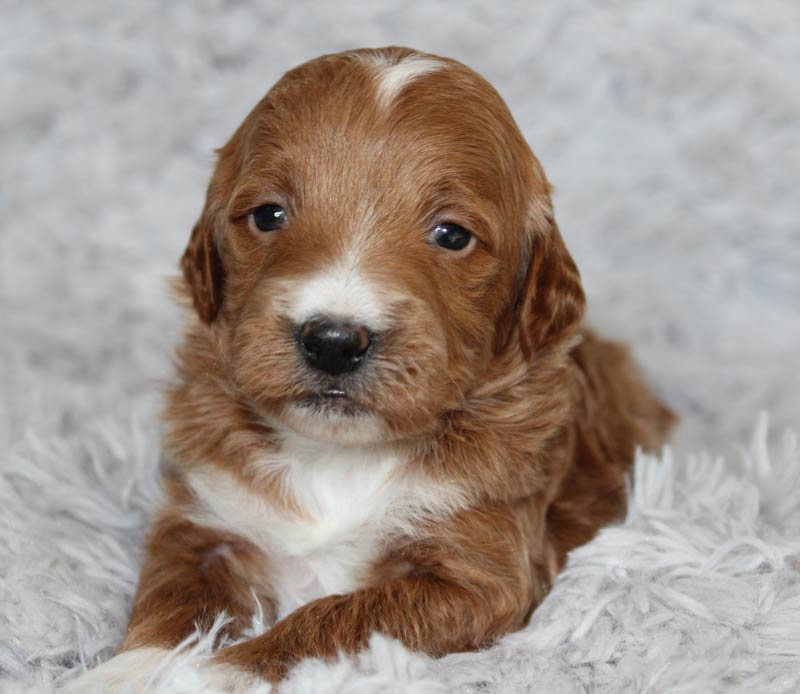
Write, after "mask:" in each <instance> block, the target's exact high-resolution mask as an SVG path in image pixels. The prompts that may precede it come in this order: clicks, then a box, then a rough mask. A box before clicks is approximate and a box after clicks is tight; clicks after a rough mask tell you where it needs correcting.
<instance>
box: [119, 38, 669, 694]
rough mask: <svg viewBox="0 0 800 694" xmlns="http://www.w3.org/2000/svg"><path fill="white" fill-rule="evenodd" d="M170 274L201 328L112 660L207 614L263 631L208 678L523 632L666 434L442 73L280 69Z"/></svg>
mask: <svg viewBox="0 0 800 694" xmlns="http://www.w3.org/2000/svg"><path fill="white" fill-rule="evenodd" d="M265 214H266V215H267V217H266V221H264V220H265ZM273 215H274V217H275V220H279V221H274V220H273V219H272V218H273ZM183 269H184V276H185V279H186V285H185V286H186V289H187V290H188V293H189V294H190V296H191V298H192V300H193V303H194V306H195V308H196V311H197V316H198V317H199V320H198V319H195V320H193V321H192V322H191V323H190V326H189V330H188V333H187V337H186V340H185V343H184V345H183V347H182V348H181V349H180V351H179V367H180V378H179V381H178V383H177V385H176V386H175V387H174V388H173V389H172V390H171V392H170V397H169V405H168V408H167V412H166V419H167V424H168V436H167V442H166V443H167V451H168V455H169V460H170V467H169V469H168V470H167V474H166V483H167V490H168V496H169V499H170V501H169V503H168V504H167V506H166V507H165V508H164V509H163V511H162V512H161V514H160V516H159V517H158V518H157V520H156V522H155V525H154V527H153V530H152V532H151V535H150V538H149V542H148V557H147V560H146V563H145V566H144V569H143V573H142V578H141V582H140V587H139V591H138V594H137V597H136V600H135V604H134V609H133V614H132V617H131V623H130V627H129V631H128V634H127V636H126V639H125V644H124V648H125V649H126V650H133V649H142V648H146V647H159V648H169V647H171V646H174V645H175V644H177V643H178V642H180V640H181V639H182V638H184V637H185V636H186V635H187V634H188V633H190V632H191V631H192V630H193V629H194V627H195V624H200V625H206V626H207V625H209V624H210V623H211V621H212V620H213V618H214V616H215V615H216V614H217V613H218V612H220V611H223V610H224V611H226V612H227V613H228V614H229V615H230V616H231V617H232V618H233V620H232V622H231V623H230V624H229V625H228V631H229V632H230V633H231V635H233V636H237V635H239V634H241V632H242V630H243V628H244V627H245V626H246V624H247V623H248V622H249V618H250V615H251V614H252V612H253V611H254V609H255V607H256V601H258V603H259V605H260V606H261V608H262V609H263V610H264V611H265V614H266V615H267V617H268V619H269V621H270V622H271V623H273V624H272V626H271V628H270V629H269V630H268V631H267V632H265V633H264V634H263V635H261V636H259V637H256V638H253V639H250V640H248V641H245V642H243V643H241V644H239V645H237V646H232V647H227V648H224V649H222V650H221V651H219V652H218V653H217V654H216V655H215V656H214V658H213V659H212V661H211V662H210V664H209V667H210V668H212V669H213V668H216V671H217V673H218V674H219V673H223V675H224V676H223V679H225V678H227V681H229V682H231V683H235V682H240V681H242V680H241V675H242V673H258V674H259V675H260V676H262V677H265V678H267V679H269V680H277V679H280V678H281V677H282V676H283V675H284V674H285V672H286V671H287V669H288V668H289V667H291V665H292V664H293V663H295V662H296V661H297V660H299V659H301V658H303V657H306V656H323V657H329V656H332V655H334V654H335V653H336V652H337V651H339V650H345V651H351V652H352V651H355V650H357V649H359V648H360V647H362V646H363V645H364V644H365V643H366V640H367V638H368V636H369V634H370V633H371V632H373V631H376V630H377V631H382V632H384V633H387V634H389V635H391V636H394V637H396V638H399V639H401V640H402V641H403V642H404V643H406V644H407V645H408V646H410V647H411V648H414V649H419V650H422V651H425V652H428V653H431V654H434V655H441V654H444V653H447V652H451V651H457V650H465V649H473V648H478V647H481V646H483V645H485V644H487V643H488V642H490V641H491V640H492V639H493V638H495V637H497V636H499V635H500V634H502V633H504V632H507V631H509V630H512V629H517V628H519V627H521V626H522V625H523V624H524V623H525V622H526V620H527V619H528V618H529V616H530V614H531V611H532V610H533V608H534V607H535V606H536V604H537V603H538V602H539V601H540V600H541V599H542V598H543V597H544V595H545V593H546V591H547V590H548V588H549V586H550V584H551V582H552V581H553V579H554V577H555V575H556V574H557V572H558V570H559V569H560V567H561V566H562V565H563V563H564V560H565V557H566V554H567V552H568V551H569V550H570V549H571V548H573V547H575V546H576V545H578V544H580V543H582V542H585V541H587V540H588V539H590V538H591V537H592V536H593V534H594V533H595V532H596V530H597V528H598V527H600V526H601V525H602V524H604V523H608V522H609V521H612V520H614V519H615V518H618V517H619V515H620V513H621V512H622V511H623V510H624V502H625V499H624V494H625V472H626V469H627V467H628V465H629V464H630V461H631V459H632V456H633V453H634V449H635V447H636V446H642V447H645V448H654V447H657V446H658V445H660V444H661V442H662V441H663V439H664V436H665V435H666V433H667V431H668V429H669V427H670V425H671V422H672V416H671V414H670V413H669V412H668V410H666V409H665V408H664V407H663V406H662V405H661V404H660V403H659V402H658V401H657V400H656V399H655V397H654V396H653V395H652V394H651V393H650V391H649V390H648V388H647V387H646V386H645V384H644V383H643V382H642V380H641V378H640V376H639V374H638V372H637V370H636V368H635V366H634V365H633V364H632V362H631V361H630V359H629V358H628V356H627V353H626V350H625V349H624V348H622V347H621V346H619V345H616V344H614V343H609V342H605V341H602V340H600V339H599V338H597V337H595V336H594V335H593V334H592V333H591V332H589V331H587V330H585V329H582V328H581V327H580V320H581V315H582V311H583V304H584V299H583V292H582V290H581V287H580V281H579V277H578V273H577V270H576V269H575V266H574V263H573V262H572V260H571V258H570V257H569V254H568V252H567V250H566V248H565V247H564V244H563V242H562V240H561V237H560V234H559V231H558V228H557V226H556V224H555V222H554V220H553V215H552V208H551V204H550V198H549V184H548V183H547V181H546V179H545V177H544V174H543V172H542V170H541V167H540V166H539V164H538V162H537V161H536V160H535V158H534V157H533V155H532V154H531V153H530V150H529V149H528V147H527V145H526V144H525V142H524V140H523V139H522V137H521V136H520V134H519V132H518V130H517V129H516V126H515V124H514V122H513V120H512V118H511V116H510V114H509V113H508V111H507V109H506V108H505V105H504V104H503V103H502V101H501V100H500V98H499V97H498V96H497V94H496V92H494V90H493V89H492V88H491V87H490V86H489V85H488V84H487V83H486V82H484V81H483V80H482V79H481V78H479V77H478V76H477V75H475V74H474V73H472V72H471V71H469V70H467V69H466V68H464V67H463V66H461V65H460V64H458V63H456V62H454V61H449V60H445V59H440V58H436V57H433V56H424V55H421V54H417V53H414V52H413V51H409V50H408V49H396V48H392V49H382V50H376V51H355V52H351V53H347V54H341V55H338V56H327V57H323V58H321V59H318V60H316V61H312V62H311V63H308V64H306V65H304V66H301V67H300V68H298V69H296V70H294V71H292V72H290V73H288V74H287V75H286V76H285V77H284V78H283V79H282V80H281V81H280V82H279V83H278V84H277V85H276V87H275V88H273V90H272V91H271V92H270V93H269V94H268V95H267V97H265V99H264V100H263V101H262V102H261V103H260V104H259V105H258V106H257V107H256V109H255V110H254V111H253V113H251V114H250V116H248V118H247V119H246V120H245V123H244V124H243V125H242V126H241V127H240V129H239V130H238V131H237V133H236V134H235V135H234V137H233V139H232V140H231V142H229V143H228V144H227V145H226V146H225V147H224V148H223V149H222V150H220V161H219V164H218V167H217V170H216V173H215V175H214V178H213V179H212V182H211V185H210V187H209V194H208V199H207V202H206V209H205V211H204V213H203V215H202V217H201V219H200V221H199V222H198V225H197V226H196V227H195V230H194V232H193V235H192V241H191V243H190V246H189V248H188V250H187V253H186V255H185V256H184V260H183ZM331 326H332V327H331ZM320 335H321V337H320ZM334 343H335V345H336V347H335V348H333V347H331V346H330V345H332V344H334ZM320 345H322V346H320ZM331 350H333V351H331ZM231 686H234V685H233V684H231Z"/></svg>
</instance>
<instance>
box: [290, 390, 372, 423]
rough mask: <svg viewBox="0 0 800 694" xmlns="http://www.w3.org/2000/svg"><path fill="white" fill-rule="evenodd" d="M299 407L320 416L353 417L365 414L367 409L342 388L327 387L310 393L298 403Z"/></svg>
mask: <svg viewBox="0 0 800 694" xmlns="http://www.w3.org/2000/svg"><path fill="white" fill-rule="evenodd" d="M298 405H300V406H301V407H303V408H305V409H308V410H311V411H312V412H319V413H320V414H338V415H344V416H348V417H355V416H357V415H363V414H366V413H367V409H366V408H365V407H364V406H363V405H361V404H360V403H358V402H357V401H356V400H355V399H354V398H353V397H352V396H351V395H350V394H349V393H348V392H347V391H346V390H345V389H344V388H340V387H338V386H328V387H325V388H321V389H320V390H319V391H316V392H314V393H310V394H309V395H307V396H306V397H304V398H303V399H302V400H300V401H299V402H298Z"/></svg>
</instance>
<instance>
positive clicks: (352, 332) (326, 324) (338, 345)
mask: <svg viewBox="0 0 800 694" xmlns="http://www.w3.org/2000/svg"><path fill="white" fill-rule="evenodd" d="M297 339H298V342H299V343H300V346H301V349H302V351H303V354H304V356H305V358H306V361H307V362H308V363H309V364H310V365H311V366H313V367H314V368H315V369H319V370H320V371H324V372H325V373H329V374H331V375H332V376H337V375H338V374H343V373H349V372H350V371H355V370H356V369H357V368H358V367H359V365H360V364H361V362H362V361H363V359H364V355H365V354H366V352H367V348H368V347H369V344H370V337H369V332H368V331H367V329H366V328H365V327H364V326H362V325H353V324H352V323H344V322H340V321H336V320H331V319H328V318H313V319H311V320H310V321H308V322H306V323H303V325H301V326H300V331H299V332H298V335H297Z"/></svg>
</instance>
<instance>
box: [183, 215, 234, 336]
mask: <svg viewBox="0 0 800 694" xmlns="http://www.w3.org/2000/svg"><path fill="white" fill-rule="evenodd" d="M211 217H212V215H210V214H209V213H208V210H207V209H206V210H205V211H204V212H203V215H202V216H201V217H200V219H199V220H198V221H197V224H195V225H194V229H192V236H191V238H190V239H189V245H188V246H187V247H186V250H185V251H184V253H183V257H182V258H181V269H182V270H183V278H184V280H186V285H187V287H188V288H189V292H190V293H191V295H192V301H193V302H194V307H195V309H196V310H197V313H198V314H199V315H200V318H201V319H202V320H203V321H205V322H206V323H211V322H212V321H213V320H214V319H215V318H216V317H217V313H218V312H219V309H220V306H221V305H222V290H223V286H224V283H225V271H224V268H223V266H222V259H221V258H220V255H219V250H218V248H217V242H216V239H215V235H214V227H213V223H212V222H211V219H210V218H211Z"/></svg>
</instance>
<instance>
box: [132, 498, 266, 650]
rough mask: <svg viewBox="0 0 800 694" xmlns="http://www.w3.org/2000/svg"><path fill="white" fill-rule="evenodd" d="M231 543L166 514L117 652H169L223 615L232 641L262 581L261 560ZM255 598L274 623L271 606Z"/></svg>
mask: <svg viewBox="0 0 800 694" xmlns="http://www.w3.org/2000/svg"><path fill="white" fill-rule="evenodd" d="M255 552H256V550H255V549H254V548H253V547H252V546H250V545H249V544H247V543H246V542H244V541H243V540H241V539H239V538H237V537H236V536H233V535H229V534H225V533H222V532H219V531H216V530H211V529H209V528H205V527H201V526H198V525H195V524H194V523H192V522H191V521H190V520H188V519H186V518H185V517H183V516H182V515H181V514H180V513H179V512H168V513H166V514H165V515H163V516H162V517H161V518H160V519H159V520H158V521H157V522H156V523H155V525H154V526H153V528H152V530H151V532H150V535H149V538H148V542H147V558H146V560H145V563H144V567H143V568H142V574H141V578H140V579H139V588H138V590H137V593H136V598H135V599H134V604H133V612H132V614H131V619H130V623H129V625H128V632H127V634H126V636H125V641H124V642H123V645H122V649H123V650H130V649H133V648H141V647H143V646H158V647H163V648H171V647H173V646H175V645H177V644H178V643H180V642H181V641H182V640H183V639H184V638H185V637H186V636H188V635H189V634H191V633H192V632H193V631H194V630H195V628H196V627H198V626H199V627H200V628H203V629H207V628H208V627H210V626H211V624H212V623H213V621H214V618H215V617H216V616H217V615H218V614H219V613H220V612H223V611H224V612H225V613H227V615H228V616H229V617H230V618H231V622H230V623H229V624H228V625H226V627H225V630H224V631H225V633H226V635H228V636H231V637H235V636H237V635H238V634H239V633H240V632H241V631H242V629H243V628H245V627H246V626H247V625H248V623H249V620H250V616H251V615H252V614H253V612H254V611H255V609H256V604H255V600H254V596H253V593H252V591H253V589H254V588H257V587H258V585H259V582H262V583H263V581H264V579H263V576H264V575H265V566H264V563H265V561H266V558H265V557H263V556H261V555H259V556H256V554H255ZM266 592H267V591H266V589H265V590H264V591H263V592H262V594H261V595H259V596H258V597H259V598H261V599H262V607H264V608H265V609H266V610H267V611H268V612H269V613H270V614H269V616H270V618H274V603H273V602H272V601H271V600H270V599H269V598H264V595H265V594H266Z"/></svg>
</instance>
